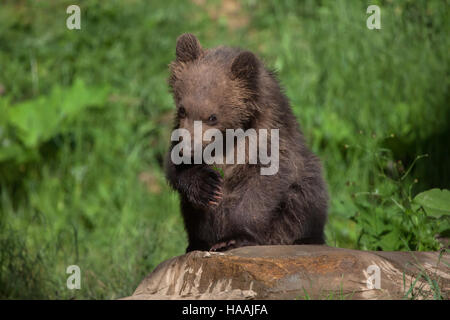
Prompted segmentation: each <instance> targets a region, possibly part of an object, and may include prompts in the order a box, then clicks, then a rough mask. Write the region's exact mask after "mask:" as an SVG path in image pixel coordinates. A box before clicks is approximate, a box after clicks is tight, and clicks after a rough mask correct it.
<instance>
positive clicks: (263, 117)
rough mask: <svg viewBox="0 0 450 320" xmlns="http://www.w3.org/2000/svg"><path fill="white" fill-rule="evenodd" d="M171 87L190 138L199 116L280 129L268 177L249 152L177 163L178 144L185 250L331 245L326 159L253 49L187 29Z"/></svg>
mask: <svg viewBox="0 0 450 320" xmlns="http://www.w3.org/2000/svg"><path fill="white" fill-rule="evenodd" d="M169 87H170V89H171V92H172V94H173V98H174V102H175V105H176V115H175V125H174V129H180V128H183V129H186V130H188V131H189V132H190V133H191V136H193V134H194V121H201V123H202V128H203V132H204V131H205V130H207V129H211V128H214V129H217V130H219V131H220V132H223V133H224V135H225V131H226V129H235V130H236V129H242V130H244V131H245V130H248V129H255V130H256V132H260V131H259V129H266V130H267V131H268V132H271V129H278V130H279V131H278V132H279V140H278V141H279V147H278V148H279V154H278V171H277V173H275V174H272V175H262V174H261V172H260V169H261V167H264V165H263V164H261V163H259V162H258V163H257V164H254V163H249V161H248V154H246V158H245V159H246V160H245V163H243V164H242V163H241V164H227V163H225V164H218V165H217V167H215V166H212V165H208V164H206V163H204V162H202V163H200V164H195V163H194V162H191V163H192V164H184V163H182V164H174V162H173V161H172V160H171V151H172V148H173V147H174V146H175V144H176V143H175V142H172V144H171V147H170V149H169V153H168V156H167V160H166V164H165V170H166V177H167V180H168V182H169V184H170V185H171V186H172V188H174V189H175V190H176V191H178V193H179V195H180V202H181V212H182V215H183V219H184V224H185V228H186V231H187V235H188V241H189V245H188V247H187V249H186V252H189V251H192V250H210V251H225V250H228V249H232V248H237V247H242V246H252V245H291V244H323V243H325V240H324V225H325V222H326V218H327V202H328V195H327V190H326V184H325V182H324V180H323V178H322V168H321V164H320V161H319V159H318V158H317V157H316V156H315V155H314V154H313V153H312V152H311V151H310V150H309V149H308V148H307V146H306V144H305V141H304V138H303V135H302V132H301V130H300V128H299V126H298V123H297V121H296V119H295V116H294V114H293V112H292V110H291V107H290V105H289V101H288V99H287V98H286V96H285V95H284V94H283V92H282V89H281V88H280V85H279V84H278V81H277V79H276V76H275V74H274V73H273V72H271V71H269V70H268V69H266V68H265V67H264V65H263V63H262V62H261V60H260V59H258V58H257V57H256V56H255V55H254V54H253V53H251V52H249V51H243V50H240V49H237V48H229V47H222V46H220V47H217V48H213V49H205V48H202V46H201V45H200V42H199V41H198V39H197V38H196V37H195V36H194V35H192V34H183V35H181V36H180V37H179V38H178V39H177V44H176V59H175V61H173V62H172V63H171V64H170V77H169ZM267 140H268V141H269V143H270V139H267ZM233 143H235V142H233ZM207 145H208V142H206V141H202V147H203V148H204V147H206V146H207ZM245 152H248V150H246V151H245ZM218 168H220V170H218Z"/></svg>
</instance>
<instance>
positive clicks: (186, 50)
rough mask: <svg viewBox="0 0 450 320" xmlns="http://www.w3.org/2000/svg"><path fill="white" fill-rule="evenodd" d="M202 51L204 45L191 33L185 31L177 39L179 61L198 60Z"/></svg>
mask: <svg viewBox="0 0 450 320" xmlns="http://www.w3.org/2000/svg"><path fill="white" fill-rule="evenodd" d="M201 53H202V46H201V45H200V42H199V41H198V39H197V38H196V37H195V36H194V35H193V34H190V33H184V34H182V35H181V36H179V37H178V39H177V48H176V57H177V61H180V62H189V61H193V60H196V59H198V58H199V57H200V55H201Z"/></svg>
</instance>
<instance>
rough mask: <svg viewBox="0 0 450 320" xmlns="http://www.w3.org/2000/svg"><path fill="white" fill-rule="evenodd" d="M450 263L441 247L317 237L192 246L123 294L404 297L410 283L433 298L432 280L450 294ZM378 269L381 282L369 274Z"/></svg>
mask: <svg viewBox="0 0 450 320" xmlns="http://www.w3.org/2000/svg"><path fill="white" fill-rule="evenodd" d="M449 263H450V260H449V255H448V253H443V252H442V253H439V252H381V251H380V252H375V251H357V250H349V249H339V248H333V247H328V246H319V245H295V246H294V245H293V246H254V247H243V248H238V249H233V250H230V251H227V252H224V253H213V252H203V251H194V252H190V253H188V254H185V255H182V256H179V257H175V258H172V259H170V260H167V261H165V262H163V263H161V264H160V265H159V266H158V267H157V268H156V269H155V270H154V271H153V272H152V273H150V274H149V275H148V276H147V277H146V278H145V279H144V280H143V281H142V283H141V284H140V285H139V286H138V288H137V289H136V291H135V292H134V293H133V295H132V296H130V297H127V298H125V299H146V300H147V299H305V298H306V299H308V298H309V299H403V298H404V297H405V294H406V293H408V291H409V293H408V297H409V298H411V297H412V298H418V299H430V298H433V297H434V294H435V293H436V292H437V291H436V290H433V289H432V287H434V285H433V282H432V280H434V281H436V284H437V285H438V286H439V289H438V290H440V294H441V296H442V297H443V298H444V299H446V298H447V299H448V297H449V294H448V293H449V290H450V268H449ZM377 270H379V273H378V272H377ZM377 273H378V274H379V280H380V281H379V283H378V284H379V286H378V285H377V281H375V280H374V279H373V278H370V277H371V276H372V277H374V278H375V277H376V275H377ZM368 279H369V280H368ZM370 279H372V281H370ZM368 283H369V284H368ZM430 284H431V286H430ZM370 285H372V287H371V286H370ZM373 286H375V288H373ZM376 287H379V289H377V288H376ZM437 295H438V296H439V294H437Z"/></svg>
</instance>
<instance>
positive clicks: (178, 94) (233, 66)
mask: <svg viewBox="0 0 450 320" xmlns="http://www.w3.org/2000/svg"><path fill="white" fill-rule="evenodd" d="M262 68H263V67H262V63H261V62H260V61H259V60H258V58H257V57H256V56H255V55H254V54H253V53H251V52H249V51H242V50H240V49H236V48H228V47H217V48H214V49H204V48H202V46H201V45H200V42H199V41H198V39H197V38H196V37H195V36H194V35H192V34H188V33H186V34H183V35H181V36H180V37H179V38H178V39H177V45H176V59H175V61H173V62H172V63H171V64H170V78H169V86H170V88H171V91H172V93H173V96H174V100H175V104H176V108H177V116H176V123H177V127H178V128H184V129H187V130H188V131H189V132H190V133H191V135H193V133H194V130H193V126H194V121H202V129H203V132H204V131H206V130H208V129H211V128H214V129H218V130H220V131H221V132H225V130H226V129H244V130H245V128H247V127H249V125H250V123H251V121H252V119H254V117H255V116H256V114H257V112H259V110H258V104H257V99H258V81H259V80H258V79H259V77H260V76H261V72H262V70H263V69H262Z"/></svg>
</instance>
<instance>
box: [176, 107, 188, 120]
mask: <svg viewBox="0 0 450 320" xmlns="http://www.w3.org/2000/svg"><path fill="white" fill-rule="evenodd" d="M178 116H179V117H180V118H184V117H186V109H184V107H183V106H180V107H179V108H178Z"/></svg>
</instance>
